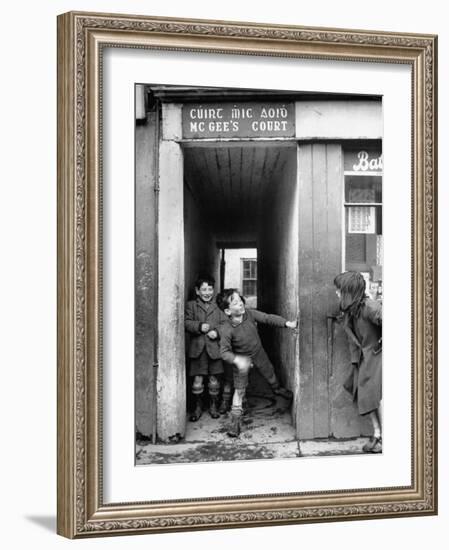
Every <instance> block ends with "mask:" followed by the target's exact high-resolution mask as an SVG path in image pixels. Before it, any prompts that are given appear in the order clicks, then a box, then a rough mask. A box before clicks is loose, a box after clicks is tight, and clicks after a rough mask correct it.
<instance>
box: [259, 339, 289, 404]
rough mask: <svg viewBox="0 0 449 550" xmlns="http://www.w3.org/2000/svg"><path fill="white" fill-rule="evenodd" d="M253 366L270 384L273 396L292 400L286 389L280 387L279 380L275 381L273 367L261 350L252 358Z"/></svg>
mask: <svg viewBox="0 0 449 550" xmlns="http://www.w3.org/2000/svg"><path fill="white" fill-rule="evenodd" d="M252 360H253V363H254V365H255V366H256V367H257V368H258V369H259V371H260V373H261V374H262V376H263V377H264V378H265V380H266V381H267V382H268V383H269V384H270V386H271V389H272V390H273V393H274V394H275V395H280V396H281V397H284V398H285V399H292V398H293V394H292V392H291V391H290V390H288V389H287V388H283V387H281V385H280V383H279V380H278V379H277V376H276V373H275V372H274V367H273V365H272V364H271V361H270V359H269V358H268V355H267V354H266V352H265V350H264V349H263V348H260V351H258V352H257V354H256V355H255V356H254V357H253V358H252Z"/></svg>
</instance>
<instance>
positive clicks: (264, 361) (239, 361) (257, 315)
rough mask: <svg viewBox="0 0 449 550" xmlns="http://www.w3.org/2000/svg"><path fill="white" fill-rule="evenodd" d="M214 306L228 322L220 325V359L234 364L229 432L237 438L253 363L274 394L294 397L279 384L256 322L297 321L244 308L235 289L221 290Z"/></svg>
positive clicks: (290, 323)
mask: <svg viewBox="0 0 449 550" xmlns="http://www.w3.org/2000/svg"><path fill="white" fill-rule="evenodd" d="M217 305H218V307H219V308H220V309H221V310H222V311H223V312H224V313H225V314H226V316H227V322H225V323H223V324H222V325H221V326H220V354H221V358H222V359H223V361H226V362H228V363H232V364H233V366H234V368H233V370H234V395H233V397H232V407H231V422H230V428H229V430H228V435H229V436H231V437H237V436H238V435H239V433H240V419H241V416H242V413H243V408H242V400H243V397H244V395H245V391H246V387H247V385H248V373H249V369H250V368H251V367H252V366H253V365H254V366H256V367H257V368H258V369H259V371H260V373H261V374H262V375H263V377H264V378H265V379H266V380H267V382H268V383H269V384H270V386H271V389H272V391H273V393H274V394H275V395H279V396H281V397H283V398H285V399H289V400H290V399H292V397H293V395H292V392H291V391H290V390H288V389H286V388H283V387H281V386H280V384H279V381H278V379H277V376H276V373H275V371H274V368H273V365H272V364H271V361H270V359H269V358H268V356H267V354H266V352H265V350H264V349H263V347H262V342H261V340H260V337H259V333H258V331H257V323H262V324H267V325H270V326H273V327H284V328H290V329H296V328H297V326H298V322H297V321H296V320H295V321H287V320H286V319H284V318H283V317H280V316H279V315H270V314H267V313H263V312H262V311H258V310H256V309H246V308H245V303H244V300H243V299H242V297H241V296H240V294H239V292H238V290H237V289H235V288H228V289H225V290H223V291H221V292H220V293H219V294H218V296H217Z"/></svg>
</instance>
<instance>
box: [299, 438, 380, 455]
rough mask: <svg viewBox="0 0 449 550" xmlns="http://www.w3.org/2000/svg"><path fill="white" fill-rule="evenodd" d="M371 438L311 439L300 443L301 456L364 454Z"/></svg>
mask: <svg viewBox="0 0 449 550" xmlns="http://www.w3.org/2000/svg"><path fill="white" fill-rule="evenodd" d="M368 440H369V437H357V438H354V439H323V440H317V439H310V440H302V441H300V442H299V448H300V451H301V456H303V457H308V456H337V455H352V454H364V453H363V450H362V447H363V445H365V443H366V442H367V441H368Z"/></svg>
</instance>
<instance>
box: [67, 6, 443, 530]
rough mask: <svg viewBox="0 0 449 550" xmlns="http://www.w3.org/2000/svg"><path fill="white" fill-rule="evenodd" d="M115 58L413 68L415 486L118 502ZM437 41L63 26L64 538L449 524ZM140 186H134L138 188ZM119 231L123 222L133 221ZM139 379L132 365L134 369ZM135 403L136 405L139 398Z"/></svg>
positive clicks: (81, 19) (335, 33)
mask: <svg viewBox="0 0 449 550" xmlns="http://www.w3.org/2000/svg"><path fill="white" fill-rule="evenodd" d="M106 48H116V49H128V50H137V49H138V50H157V51H180V52H202V53H204V55H211V54H219V55H227V54H239V55H242V56H248V57H249V56H251V59H257V58H258V57H262V56H263V57H272V58H288V59H295V58H296V59H309V60H327V61H331V62H333V61H335V62H339V61H346V62H353V63H387V64H392V65H395V64H401V65H405V66H408V67H410V69H411V98H412V105H411V107H412V109H411V117H410V121H411V124H412V132H411V135H412V140H411V159H412V166H411V174H412V178H411V182H410V186H411V197H412V201H411V204H410V205H409V207H410V217H411V220H412V224H411V225H412V226H411V227H410V234H411V248H412V250H411V266H410V271H409V273H410V276H411V289H412V296H411V304H412V307H411V311H410V312H409V313H408V314H407V315H409V318H410V320H411V321H410V323H411V327H412V330H411V332H412V333H411V338H410V339H411V343H412V350H411V365H410V370H411V381H412V383H411V387H410V395H411V421H410V425H411V427H412V436H411V448H410V469H411V483H410V485H406V486H394V487H391V486H389V487H382V486H379V487H375V488H364V487H360V488H352V489H342V490H336V489H334V488H332V489H328V490H323V491H304V492H280V493H272V492H267V491H264V490H263V487H262V488H261V489H262V493H261V494H251V495H243V496H233V495H217V496H216V497H215V496H214V497H210V496H208V497H205V498H198V497H195V498H187V499H186V498H177V499H173V498H167V499H154V497H153V496H152V494H151V489H149V490H148V497H147V499H146V500H145V501H138V502H135V501H129V502H105V499H104V468H103V466H104V449H103V442H102V441H103V422H104V410H103V372H104V369H105V368H106V365H104V361H103V307H104V299H105V298H104V296H103V277H104V271H103V267H104V266H103V262H102V257H103V256H102V255H103V249H102V245H103V236H104V228H103V214H102V212H103V211H102V209H103V202H102V199H103V150H102V138H103V134H102V132H103V120H102V90H103V86H104V85H105V84H104V82H103V54H104V51H105V49H106ZM436 62H437V37H436V36H433V35H421V34H401V33H387V32H375V31H364V30H363V31H362V30H357V31H355V30H339V29H324V28H323V29H322V28H304V27H296V26H274V25H263V24H255V23H236V22H232V23H231V22H222V21H206V20H204V21H203V20H188V19H179V20H178V19H170V18H155V17H143V16H129V15H114V14H97V13H77V12H70V13H66V14H63V15H61V16H59V17H58V533H59V534H61V535H63V536H66V537H69V538H83V537H89V536H104V535H114V534H115V535H119V534H137V533H154V532H166V531H185V530H194V529H197V530H198V529H218V528H232V527H252V526H264V525H281V524H289V523H305V522H319V521H337V520H349V519H370V518H378V519H379V518H386V517H401V516H420V515H432V514H436V513H437V433H436V426H437V393H436V387H437V377H436V374H437V371H436V369H437V324H436V323H437V299H436V298H437V294H436V293H437V286H436V285H437V234H436V227H437V219H436V216H437V205H436V200H437V174H436V166H437V141H436V139H437V65H436ZM131 177H132V176H131ZM114 223H120V221H119V220H116V221H114ZM129 368H130V369H132V368H133V366H132V365H130V366H129ZM128 398H129V399H130V402H131V400H132V396H128Z"/></svg>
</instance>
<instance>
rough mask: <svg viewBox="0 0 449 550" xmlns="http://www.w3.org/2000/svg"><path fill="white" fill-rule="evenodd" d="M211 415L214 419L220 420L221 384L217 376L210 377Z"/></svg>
mask: <svg viewBox="0 0 449 550" xmlns="http://www.w3.org/2000/svg"><path fill="white" fill-rule="evenodd" d="M208 390H209V414H210V415H211V417H212V418H218V417H219V416H220V414H219V413H218V410H217V401H218V394H219V392H220V382H219V381H218V379H217V378H216V377H215V376H209V385H208Z"/></svg>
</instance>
